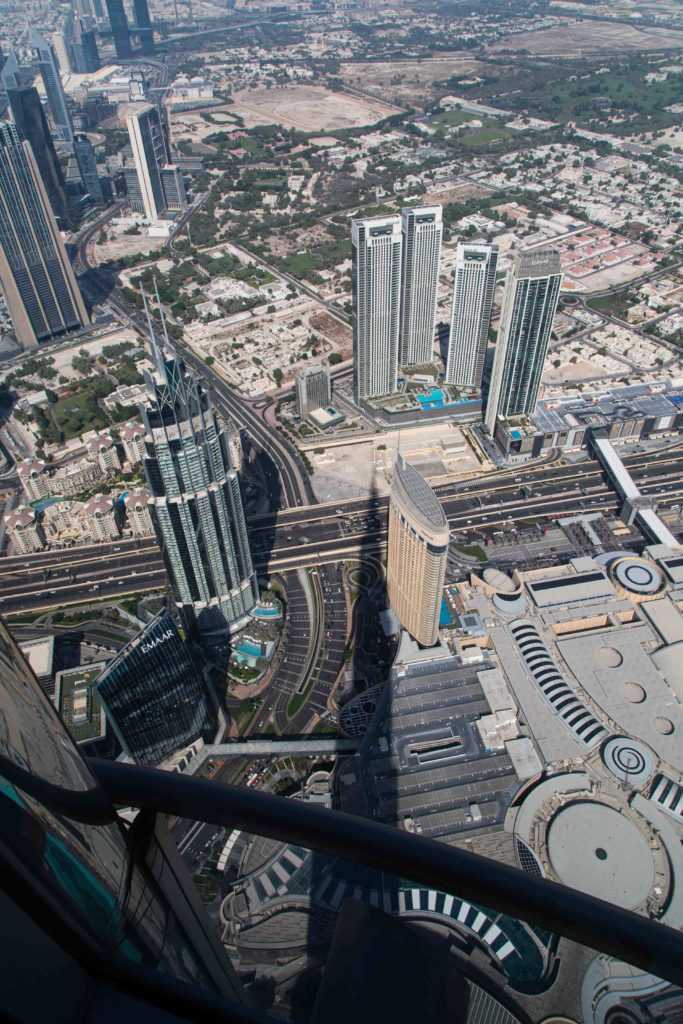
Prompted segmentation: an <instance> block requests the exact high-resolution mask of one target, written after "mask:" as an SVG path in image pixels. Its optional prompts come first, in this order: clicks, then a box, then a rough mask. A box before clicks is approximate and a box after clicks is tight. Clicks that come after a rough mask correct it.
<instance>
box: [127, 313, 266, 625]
mask: <svg viewBox="0 0 683 1024" xmlns="http://www.w3.org/2000/svg"><path fill="white" fill-rule="evenodd" d="M149 329H150V336H151V341H152V355H153V359H154V363H155V366H156V373H155V374H154V376H152V375H150V374H147V375H146V383H147V389H148V396H149V398H148V400H149V407H147V406H142V407H141V409H140V411H141V415H142V419H143V423H144V425H145V445H146V450H147V453H146V455H145V458H144V461H143V465H144V469H145V475H146V477H147V486H148V489H149V493H150V495H151V499H150V506H151V510H152V519H153V522H154V528H155V532H156V535H157V539H158V541H159V545H160V547H161V550H162V554H163V556H164V561H165V563H166V567H167V569H168V572H169V575H170V577H171V582H172V586H173V593H174V597H175V601H176V605H177V607H178V609H179V610H180V613H181V615H182V616H183V620H184V622H185V625H186V628H187V630H188V633H189V634H190V635H192V636H196V635H198V634H199V635H202V636H204V637H207V638H208V637H209V636H210V635H211V634H214V635H221V634H222V635H225V634H226V633H229V632H233V631H235V630H236V629H239V628H240V627H241V626H242V625H244V624H245V623H246V622H247V621H248V617H249V612H250V611H251V609H252V608H253V607H254V605H255V603H256V601H257V599H258V585H257V582H256V575H255V573H254V568H253V566H252V562H251V552H250V550H249V540H248V537H247V526H246V522H245V518H244V511H243V509H242V496H241V494H240V486H239V479H238V476H237V473H236V472H235V470H234V469H233V468H232V465H231V462H230V455H229V451H228V442H227V439H226V437H225V433H224V431H223V430H221V429H219V427H218V424H217V422H216V416H215V414H214V411H213V408H212V406H211V400H210V398H209V395H208V394H207V393H206V392H205V391H204V390H203V389H202V386H201V384H200V383H199V381H198V379H197V378H196V377H195V375H194V374H193V373H192V372H190V371H189V370H188V369H187V367H186V366H185V364H184V363H183V361H182V360H181V359H180V358H179V357H178V356H177V355H176V353H175V352H174V351H173V350H172V348H171V347H170V345H169V342H168V338H167V337H165V345H164V351H162V350H161V349H160V348H159V346H158V344H157V340H156V337H155V334H154V330H153V327H152V322H151V319H150V321H149ZM164 333H165V326H164Z"/></svg>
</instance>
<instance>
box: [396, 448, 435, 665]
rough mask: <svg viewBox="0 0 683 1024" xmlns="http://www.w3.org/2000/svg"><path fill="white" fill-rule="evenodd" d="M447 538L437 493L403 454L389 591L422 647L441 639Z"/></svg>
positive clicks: (399, 462)
mask: <svg viewBox="0 0 683 1024" xmlns="http://www.w3.org/2000/svg"><path fill="white" fill-rule="evenodd" d="M449 537H450V534H449V529H448V521H447V519H446V517H445V515H444V511H443V509H442V507H441V505H440V503H439V501H438V499H437V497H436V495H435V494H434V491H433V490H432V489H431V487H430V486H429V484H428V483H427V481H426V480H425V479H424V477H422V476H421V475H420V474H419V473H418V471H417V470H416V469H414V468H413V467H412V466H410V465H408V463H407V462H406V461H405V459H404V458H403V456H402V455H399V456H398V458H397V460H396V466H395V468H394V477H393V480H392V486H391V500H390V502H389V538H388V547H387V592H388V596H389V602H390V604H391V607H392V608H393V610H394V611H395V612H396V614H397V616H398V618H399V620H400V622H401V625H402V626H403V628H404V629H407V630H408V632H409V633H410V635H411V636H412V637H413V638H414V639H415V640H417V642H418V643H420V644H422V645H423V646H424V647H431V646H432V645H433V644H435V643H436V641H437V640H438V639H439V617H440V614H441V600H442V595H443V585H444V580H445V578H446V562H447V558H448V542H449Z"/></svg>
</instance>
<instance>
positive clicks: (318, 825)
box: [89, 760, 683, 986]
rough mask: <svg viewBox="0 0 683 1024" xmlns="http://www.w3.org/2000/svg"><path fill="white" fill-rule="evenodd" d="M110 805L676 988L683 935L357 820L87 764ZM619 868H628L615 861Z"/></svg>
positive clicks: (168, 776) (233, 789) (167, 775)
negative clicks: (333, 870) (420, 898)
mask: <svg viewBox="0 0 683 1024" xmlns="http://www.w3.org/2000/svg"><path fill="white" fill-rule="evenodd" d="M89 764H90V767H91V769H92V771H93V772H94V774H95V775H96V777H97V779H98V781H99V782H100V784H101V786H102V787H103V789H104V790H105V791H106V793H107V795H108V796H109V798H110V799H111V800H112V802H113V803H115V804H117V805H119V806H132V807H140V808H146V809H150V810H154V811H157V812H159V813H165V814H170V815H174V816H178V817H184V818H192V819H194V820H197V821H203V822H206V823H207V824H213V825H223V826H226V827H230V828H239V829H241V830H242V831H245V832H253V833H255V834H257V835H263V836H267V837H269V838H271V839H276V840H280V841H282V842H287V843H292V844H296V845H300V846H303V847H306V848H308V849H311V850H314V851H317V852H318V853H324V854H328V855H330V856H333V857H341V858H344V859H345V860H348V861H353V862H355V863H357V864H363V865H365V866H367V867H371V868H375V869H377V870H381V871H385V872H387V873H390V874H393V875H397V876H399V877H402V878H409V879H411V880H412V881H414V882H418V883H419V884H421V885H424V886H428V887H429V888H432V889H437V890H441V891H444V892H446V893H450V894H452V895H455V896H460V897H464V898H466V899H467V900H471V901H472V902H474V903H479V904H481V905H482V906H484V907H487V908H489V909H491V910H495V911H498V912H499V913H503V914H508V915H510V916H511V917H516V918H519V919H520V920H523V921H526V922H527V923H529V924H533V925H537V926H539V927H542V928H545V929H548V930H549V931H552V932H555V933H557V934H559V935H563V936H564V937H565V938H568V939H571V940H572V941H574V942H577V943H579V944H581V945H583V946H587V947H589V948H590V949H594V950H596V951H598V952H601V953H605V954H607V955H608V956H612V957H615V958H616V959H619V960H624V961H626V962H627V963H629V964H632V965H633V966H635V967H639V968H641V969H642V970H644V971H648V972H650V973H652V974H654V975H655V976H656V977H659V978H663V979H665V980H667V981H670V982H671V983H672V984H675V985H680V986H683V935H682V934H681V933H680V932H677V931H674V930H673V929H671V928H668V927H666V926H665V925H662V924H658V923H657V922H655V921H651V920H649V919H648V918H646V917H643V916H641V915H639V914H634V913H632V912H630V911H628V910H624V909H622V908H621V907H616V906H613V905H612V904H611V903H606V902H605V901H604V900H600V899H596V898H595V897H593V896H589V895H587V894H586V893H582V892H579V891H577V890H575V889H570V888H567V887H566V886H564V885H561V884H559V883H557V882H551V881H548V880H547V879H539V878H535V877H534V876H532V875H530V874H527V873H526V872H524V871H519V870H517V869H516V868H512V867H509V866H508V865H506V864H499V863H497V862H495V861H493V860H490V859H488V858H486V857H481V856H478V855H477V854H474V853H470V852H469V851H467V850H461V849H458V848H456V847H453V846H449V845H447V844H446V843H440V842H436V841H435V840H432V839H427V838H426V837H424V836H418V835H413V834H411V833H409V832H405V831H403V830H402V829H397V828H393V827H391V826H388V825H381V824H378V823H377V822H374V821H370V820H368V819H366V818H359V817H356V816H354V815H350V814H345V813H343V812H341V811H334V810H328V809H326V808H322V807H317V806H314V805H310V804H307V803H304V802H303V801H300V800H287V799H284V798H282V797H278V796H271V795H269V794H267V793H261V792H259V791H257V790H256V791H255V790H251V789H247V788H240V787H237V786H228V785H223V784H222V783H220V784H219V783H216V782H212V781H209V780H206V779H199V778H195V777H193V776H187V775H181V774H179V773H177V772H165V771H160V770H159V769H155V768H143V767H140V766H138V765H131V764H121V763H119V762H114V761H103V760H90V761H89ZM623 870H624V871H628V870H629V865H628V864H624V865H623Z"/></svg>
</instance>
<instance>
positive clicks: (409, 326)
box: [399, 206, 443, 366]
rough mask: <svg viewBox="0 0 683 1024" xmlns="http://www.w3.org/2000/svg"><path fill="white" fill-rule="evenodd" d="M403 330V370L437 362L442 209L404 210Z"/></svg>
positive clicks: (401, 354) (400, 353)
mask: <svg viewBox="0 0 683 1024" xmlns="http://www.w3.org/2000/svg"><path fill="white" fill-rule="evenodd" d="M401 227H402V230H403V257H402V266H401V327H400V341H399V362H400V363H401V365H403V366H415V365H416V364H418V363H430V362H432V360H433V359H434V327H435V325H436V299H437V291H438V287H439V259H440V256H441V234H442V231H443V226H442V223H441V207H440V206H419V207H416V208H415V209H411V210H403V212H402V214H401Z"/></svg>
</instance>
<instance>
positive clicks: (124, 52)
mask: <svg viewBox="0 0 683 1024" xmlns="http://www.w3.org/2000/svg"><path fill="white" fill-rule="evenodd" d="M107 14H108V15H109V24H110V25H111V34H112V36H113V38H114V49H115V50H116V56H117V57H118V58H119V59H120V60H131V58H132V56H133V47H132V44H131V41H130V29H129V28H128V18H127V17H126V12H125V10H124V7H123V0H107Z"/></svg>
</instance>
